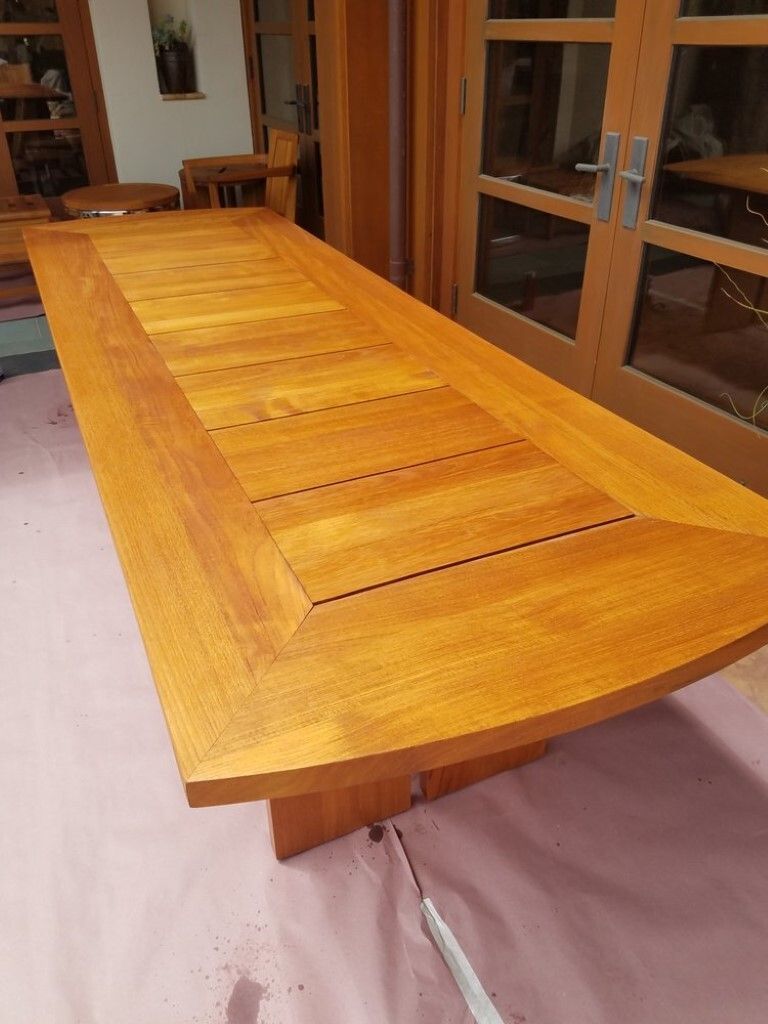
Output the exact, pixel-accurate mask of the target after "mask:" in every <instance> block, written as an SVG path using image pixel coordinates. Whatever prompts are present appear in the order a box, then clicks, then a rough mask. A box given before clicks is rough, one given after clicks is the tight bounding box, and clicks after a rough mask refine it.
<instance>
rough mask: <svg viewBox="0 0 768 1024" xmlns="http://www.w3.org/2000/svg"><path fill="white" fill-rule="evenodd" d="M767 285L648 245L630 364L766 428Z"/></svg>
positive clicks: (750, 277)
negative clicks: (753, 417)
mask: <svg viewBox="0 0 768 1024" xmlns="http://www.w3.org/2000/svg"><path fill="white" fill-rule="evenodd" d="M767 308H768V279H766V278H764V277H757V276H755V275H754V274H745V273H742V272H741V271H738V270H734V269H733V268H731V267H724V266H716V265H715V264H713V263H710V262H709V261H707V260H700V259H694V258H693V257H690V256H683V255H681V254H680V253H676V252H671V251H670V250H668V249H662V248H659V247H658V246H648V247H647V249H646V253H645V266H644V271H643V276H642V279H641V288H640V300H639V304H638V310H637V314H636V317H635V320H636V323H635V328H634V336H633V343H632V347H631V352H630V357H629V363H630V365H631V366H633V367H634V368H635V369H637V370H641V371H642V372H643V373H646V374H648V375H649V376H651V377H654V378H656V380H661V381H664V382H665V383H666V384H670V385H672V387H675V388H679V389H680V390H681V391H685V392H686V393H687V394H689V395H694V396H695V397H696V398H700V399H702V400H703V401H705V402H708V403H709V404H710V405H714V406H716V407H717V408H718V409H724V410H725V411H726V412H728V413H730V414H731V415H734V416H735V415H737V412H736V411H735V410H738V414H740V415H741V416H744V417H747V418H752V416H753V413H754V415H755V420H756V422H757V424H758V425H759V426H761V427H762V428H763V429H768V404H766V407H765V408H762V406H763V405H764V404H765V403H766V401H768V392H766V393H765V394H763V390H764V389H765V388H768V312H765V310H766V309H767Z"/></svg>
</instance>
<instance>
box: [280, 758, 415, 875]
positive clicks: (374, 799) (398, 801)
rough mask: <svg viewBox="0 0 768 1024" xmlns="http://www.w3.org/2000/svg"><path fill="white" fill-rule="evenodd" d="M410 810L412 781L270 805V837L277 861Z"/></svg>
mask: <svg viewBox="0 0 768 1024" xmlns="http://www.w3.org/2000/svg"><path fill="white" fill-rule="evenodd" d="M410 806H411V777H410V775H403V776H401V777H400V778H399V779H384V780H382V781H380V782H368V783H363V784H362V785H359V786H347V787H345V788H343V789H334V790H331V791H330V792H325V793H306V794H304V795H302V796H286V797H278V798H277V799H276V800H270V801H269V833H270V836H271V838H272V848H273V849H274V851H275V856H276V857H277V858H278V860H282V859H283V858H284V857H292V856H293V855H294V854H296V853H301V852H302V851H303V850H309V849H311V848H312V847H313V846H319V845H320V843H326V842H328V840H329V839H336V838H338V836H344V835H346V834H347V833H348V832H353V831H354V830H355V829H356V828H360V827H361V826H362V825H372V824H374V823H375V822H378V821H381V820H382V819H383V818H389V817H390V816H391V815H393V814H400V813H401V812H402V811H407V810H408V808H409V807H410Z"/></svg>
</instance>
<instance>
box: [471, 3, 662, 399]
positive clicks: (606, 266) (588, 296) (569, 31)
mask: <svg viewBox="0 0 768 1024" xmlns="http://www.w3.org/2000/svg"><path fill="white" fill-rule="evenodd" d="M486 10H487V8H486V4H485V2H484V0H469V2H468V4H467V37H466V38H467V45H466V59H465V64H466V69H467V71H466V74H467V89H466V94H467V101H466V114H465V121H464V125H463V135H464V150H463V153H462V181H463V182H466V183H467V185H466V186H464V187H463V188H462V191H461V197H460V203H461V211H460V226H459V246H458V249H459V258H458V261H457V270H458V274H457V280H458V282H459V298H458V307H459V318H460V319H461V321H462V323H464V324H465V325H466V326H468V327H470V329H474V330H476V331H477V332H478V333H482V334H483V335H484V336H485V337H487V338H489V340H492V341H494V342H495V343H496V344H497V345H499V346H500V347H502V348H504V349H506V350H507V351H510V352H511V353H512V354H513V355H515V356H516V357H518V358H521V359H524V360H525V361H526V362H528V363H530V364H531V365H533V366H535V367H536V368H537V369H539V370H541V371H542V372H544V373H546V374H548V375H549V376H550V377H552V378H554V379H555V380H558V381H560V382H561V383H563V384H566V385H568V386H569V387H571V388H574V389H575V390H577V391H579V392H581V393H582V394H589V391H590V388H591V385H592V377H593V374H594V364H595V359H596V353H597V345H598V339H599V336H600V329H601V325H602V316H603V307H604V301H605V295H606V289H607V281H608V275H609V271H610V263H611V251H612V245H613V237H614V228H615V224H616V221H617V218H618V204H617V202H616V198H615V196H614V200H613V203H612V208H611V211H610V216H609V219H608V220H605V221H603V220H599V219H598V217H597V205H596V198H595V199H593V201H592V202H591V203H586V202H583V201H581V200H579V199H576V198H574V197H571V196H567V195H560V194H557V193H554V192H547V191H545V190H543V189H539V188H533V187H530V186H527V185H522V184H520V183H518V182H510V181H506V180H503V179H500V178H496V177H493V176H491V175H487V174H484V173H482V169H481V168H480V167H479V165H478V154H479V153H480V152H481V145H482V139H483V131H484V124H485V115H484V107H485V89H486V84H485V70H486V43H487V41H488V40H500V41H506V40H523V41H527V40H530V41H536V42H544V43H546V42H553V43H554V42H557V43H563V44H568V43H576V44H583V43H590V44H592V43H596V44H602V45H608V46H610V54H609V66H608V76H607V80H606V94H605V102H604V106H603V116H602V122H601V128H600V135H601V139H603V140H604V139H605V135H606V133H607V132H618V133H619V134H620V143H619V153H618V161H619V166H623V163H622V161H623V158H624V150H625V149H626V146H627V132H626V129H627V127H628V124H629V110H630V108H631V100H632V95H633V91H634V83H635V69H636V65H637V61H638V59H639V40H640V28H641V26H642V21H643V16H644V8H643V6H642V5H641V4H638V3H637V0H616V12H615V17H614V18H594V19H593V18H584V19H580V18H573V19H566V18H556V19H546V18H542V19H531V20H526V19H519V20H518V19H509V20H498V21H493V20H490V21H489V20H488V19H487V18H486V16H485V14H486ZM602 144H604V143H602ZM602 144H601V145H602ZM601 153H602V148H601ZM480 194H484V195H487V196H489V197H490V198H491V199H493V198H497V199H501V200H504V201H506V202H510V203H518V204H519V205H522V206H523V207H528V208H530V209H533V210H536V211H539V212H540V213H543V214H546V215H554V216H559V217H564V218H565V219H567V220H570V221H572V222H574V223H576V224H579V223H580V224H582V225H584V226H585V227H586V228H587V229H588V244H587V249H586V256H585V264H584V276H583V283H582V288H581V294H580V299H579V315H578V321H577V326H576V331H575V337H574V338H568V337H567V336H565V335H564V334H561V333H560V332H558V331H556V330H554V329H552V328H549V327H546V326H544V325H543V324H540V323H538V322H537V321H535V320H532V319H531V318H529V317H526V316H524V315H523V314H522V313H516V312H514V311H512V310H510V309H508V308H507V307H506V306H503V305H501V304H499V303H496V302H494V301H493V300H491V299H489V298H487V297H484V296H483V295H481V294H480V293H479V291H478V289H477V287H476V277H475V266H476V246H477V231H478V227H477V225H478V199H477V196H478V195H480ZM596 195H597V193H596Z"/></svg>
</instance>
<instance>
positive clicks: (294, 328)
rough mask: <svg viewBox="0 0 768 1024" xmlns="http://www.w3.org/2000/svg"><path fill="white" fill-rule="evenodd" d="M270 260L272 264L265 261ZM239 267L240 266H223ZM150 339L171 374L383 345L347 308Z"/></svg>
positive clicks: (372, 331) (220, 368)
mask: <svg viewBox="0 0 768 1024" xmlns="http://www.w3.org/2000/svg"><path fill="white" fill-rule="evenodd" d="M264 262H265V263H266V262H271V261H267V260H265V261H264ZM227 266H240V264H231V263H230V264H227ZM152 340H153V341H154V343H155V344H156V345H157V347H158V349H159V351H160V354H161V355H162V357H163V359H165V362H166V364H167V366H168V368H169V369H170V371H171V373H173V374H175V375H179V374H184V373H201V372H202V371H205V370H223V369H225V368H226V367H228V366H247V365H253V364H255V363H271V362H275V361H276V360H278V359H295V358H297V357H301V356H313V355H320V354H321V353H323V352H340V351H342V350H344V349H350V348H370V347H371V346H372V345H382V344H384V343H385V339H384V338H383V337H382V335H381V334H380V333H379V332H378V331H376V330H374V328H373V327H370V326H369V325H368V324H365V323H363V322H362V320H359V319H358V318H357V317H356V316H354V315H353V314H352V313H350V312H349V310H347V309H339V310H330V311H328V312H327V313H306V314H304V316H291V317H284V318H283V319H281V320H274V321H265V320H262V321H256V322H255V323H243V324H225V325H224V326H222V327H203V328H200V329H198V330H194V331H179V332H175V331H169V332H168V333H166V334H153V335H152Z"/></svg>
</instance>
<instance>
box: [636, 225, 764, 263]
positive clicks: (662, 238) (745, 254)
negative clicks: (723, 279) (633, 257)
mask: <svg viewBox="0 0 768 1024" xmlns="http://www.w3.org/2000/svg"><path fill="white" fill-rule="evenodd" d="M640 231H641V234H642V239H643V241H644V242H647V243H648V244H649V245H660V246H662V247H663V248H665V249H671V250H672V251H673V252H683V253H685V255H686V256H693V257H695V258H696V259H700V260H711V262H712V263H720V264H722V265H723V266H726V267H733V268H734V269H736V270H743V271H744V272H745V273H747V274H757V275H758V276H759V277H765V276H768V254H767V253H766V251H765V249H764V248H761V247H760V246H757V245H746V244H745V243H743V242H732V241H731V240H730V239H725V238H716V237H715V236H714V235H705V234H702V232H700V231H691V230H690V228H678V227H675V226H674V225H672V224H663V223H662V222H661V221H657V220H648V221H646V222H645V223H644V224H642V225H641V227H640Z"/></svg>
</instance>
